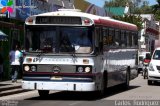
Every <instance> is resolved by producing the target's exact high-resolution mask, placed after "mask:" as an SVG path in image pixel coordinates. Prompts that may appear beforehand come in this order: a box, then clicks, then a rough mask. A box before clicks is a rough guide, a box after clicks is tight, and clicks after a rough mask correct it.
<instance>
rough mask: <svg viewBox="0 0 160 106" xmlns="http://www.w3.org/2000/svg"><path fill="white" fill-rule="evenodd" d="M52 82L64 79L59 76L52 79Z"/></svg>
mask: <svg viewBox="0 0 160 106" xmlns="http://www.w3.org/2000/svg"><path fill="white" fill-rule="evenodd" d="M51 80H62V77H59V76H53V77H51Z"/></svg>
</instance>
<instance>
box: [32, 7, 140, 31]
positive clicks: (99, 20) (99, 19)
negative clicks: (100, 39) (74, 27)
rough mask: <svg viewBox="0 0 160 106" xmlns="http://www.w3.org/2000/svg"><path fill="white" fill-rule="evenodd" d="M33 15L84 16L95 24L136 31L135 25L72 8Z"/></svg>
mask: <svg viewBox="0 0 160 106" xmlns="http://www.w3.org/2000/svg"><path fill="white" fill-rule="evenodd" d="M34 16H73V17H77V16H78V17H85V18H88V19H91V20H92V21H93V24H95V25H103V26H108V27H114V28H119V29H124V30H125V29H126V30H133V31H137V30H138V28H137V26H136V25H134V24H131V23H127V22H123V21H119V20H115V19H112V18H110V17H104V16H97V15H93V14H89V13H84V12H80V11H77V10H73V9H61V10H59V11H55V12H48V13H42V14H38V15H34Z"/></svg>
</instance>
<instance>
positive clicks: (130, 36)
mask: <svg viewBox="0 0 160 106" xmlns="http://www.w3.org/2000/svg"><path fill="white" fill-rule="evenodd" d="M128 40H129V46H130V47H132V46H133V45H132V33H131V32H129V35H128Z"/></svg>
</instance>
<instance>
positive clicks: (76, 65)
mask: <svg viewBox="0 0 160 106" xmlns="http://www.w3.org/2000/svg"><path fill="white" fill-rule="evenodd" d="M137 30H138V29H137V26H136V25H133V24H130V23H126V22H122V21H118V20H114V19H111V18H109V17H101V16H96V15H92V14H88V13H83V12H80V11H77V10H62V9H61V10H59V11H56V12H49V13H43V14H39V15H34V16H30V17H28V18H27V19H26V21H25V50H26V56H25V58H24V62H23V81H22V88H23V89H34V90H38V93H39V95H40V96H44V95H48V93H49V91H50V90H56V91H57V90H58V91H100V92H101V93H103V92H104V90H105V88H107V87H111V86H115V85H118V84H122V85H123V86H124V87H126V88H127V87H128V86H129V81H130V80H131V79H134V78H136V77H137V56H138V55H137V54H138V35H137ZM82 36H83V37H82ZM82 38H83V40H82V41H83V42H82V41H81V42H79V41H80V39H82Z"/></svg>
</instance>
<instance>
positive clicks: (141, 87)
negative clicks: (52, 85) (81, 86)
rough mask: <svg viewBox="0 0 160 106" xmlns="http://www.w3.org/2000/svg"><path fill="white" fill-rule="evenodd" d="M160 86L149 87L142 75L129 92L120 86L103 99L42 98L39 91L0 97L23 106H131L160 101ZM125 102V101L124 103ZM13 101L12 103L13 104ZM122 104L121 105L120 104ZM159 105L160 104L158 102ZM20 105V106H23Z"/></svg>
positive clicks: (56, 95) (91, 96) (54, 94)
mask: <svg viewBox="0 0 160 106" xmlns="http://www.w3.org/2000/svg"><path fill="white" fill-rule="evenodd" d="M159 86H160V85H159V84H158V83H157V84H155V85H152V86H148V85H147V79H143V77H142V76H141V74H140V75H139V76H138V77H137V78H136V79H134V80H132V81H131V82H130V87H129V89H128V90H124V89H122V88H121V87H120V86H116V87H112V88H108V89H107V91H106V93H105V95H104V96H103V97H98V96H96V95H95V94H93V93H88V92H87V93H81V92H58V91H57V92H55V91H54V92H53V91H52V92H51V93H50V95H48V97H45V98H40V97H39V95H38V93H37V91H29V92H24V93H19V94H14V95H9V96H3V97H0V100H2V104H3V102H6V100H7V101H8V100H13V101H14V102H15V101H18V104H19V105H20V104H21V105H22V106H37V105H39V106H42V105H45V104H47V106H51V105H53V104H54V105H57V106H74V105H76V106H82V105H83V106H88V105H93V106H98V105H101V106H106V104H108V105H113V104H114V105H120V106H123V105H127V106H128V105H131V104H132V103H130V102H131V101H129V100H148V101H149V100H160V95H159V94H160V91H159ZM122 100H123V101H122ZM13 101H12V102H13ZM119 102H120V104H118V103H119ZM158 104H159V102H158ZM19 105H18V106H19ZM21 105H20V106H21ZM155 105H156V104H155Z"/></svg>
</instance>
